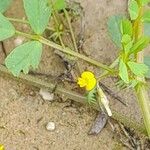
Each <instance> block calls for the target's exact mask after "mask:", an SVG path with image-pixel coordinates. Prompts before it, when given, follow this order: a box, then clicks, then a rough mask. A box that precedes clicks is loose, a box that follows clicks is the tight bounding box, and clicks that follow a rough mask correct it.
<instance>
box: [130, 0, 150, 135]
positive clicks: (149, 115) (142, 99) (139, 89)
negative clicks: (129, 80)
mask: <svg viewBox="0 0 150 150" xmlns="http://www.w3.org/2000/svg"><path fill="white" fill-rule="evenodd" d="M137 2H138V4H139V7H140V10H139V16H138V18H137V19H136V20H135V22H134V26H133V27H134V40H135V42H136V41H137V40H138V39H139V38H140V37H141V36H142V34H143V23H142V22H141V19H140V18H141V16H142V15H143V7H142V6H141V3H140V1H139V0H137ZM143 59H144V55H143V51H141V52H138V53H137V56H136V61H137V63H143ZM137 80H138V81H140V82H142V84H141V83H139V84H138V85H137V86H136V87H135V91H136V94H137V99H138V103H139V106H140V108H141V112H142V115H143V120H144V124H145V127H146V130H147V134H148V136H149V138H150V101H149V96H148V92H147V89H146V87H145V85H144V83H145V78H144V77H137Z"/></svg>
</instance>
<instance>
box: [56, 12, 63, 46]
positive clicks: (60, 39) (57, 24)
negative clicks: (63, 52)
mask: <svg viewBox="0 0 150 150" xmlns="http://www.w3.org/2000/svg"><path fill="white" fill-rule="evenodd" d="M53 18H54V22H55V23H56V26H57V31H58V28H59V22H58V20H57V17H56V15H55V11H54V12H53ZM58 32H59V31H58ZM58 38H59V41H60V43H61V45H62V47H65V44H64V42H63V40H62V38H61V35H60V34H59V35H58Z"/></svg>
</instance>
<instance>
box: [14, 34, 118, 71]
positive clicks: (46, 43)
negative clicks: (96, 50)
mask: <svg viewBox="0 0 150 150" xmlns="http://www.w3.org/2000/svg"><path fill="white" fill-rule="evenodd" d="M16 34H19V35H22V36H24V37H26V38H29V39H33V40H38V41H39V42H41V43H43V44H45V45H48V46H50V47H53V48H55V49H58V50H59V51H61V52H64V53H67V54H70V55H72V56H74V57H77V58H80V59H82V60H84V61H86V62H88V63H91V64H93V65H95V66H97V67H100V68H102V69H104V70H107V71H108V72H112V73H113V72H114V71H115V70H114V69H112V68H110V67H108V66H107V65H104V64H102V63H100V62H98V61H96V60H94V59H91V58H89V57H86V56H84V55H82V54H80V53H77V52H75V51H72V50H71V49H70V48H63V47H62V46H60V45H58V44H56V43H54V42H52V41H49V40H47V39H45V38H43V37H38V36H37V35H30V34H27V33H24V32H20V31H16Z"/></svg>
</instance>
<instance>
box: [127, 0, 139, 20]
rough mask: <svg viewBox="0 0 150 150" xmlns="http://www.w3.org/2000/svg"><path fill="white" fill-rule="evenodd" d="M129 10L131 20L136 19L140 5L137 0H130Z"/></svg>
mask: <svg viewBox="0 0 150 150" xmlns="http://www.w3.org/2000/svg"><path fill="white" fill-rule="evenodd" d="M128 11H129V14H130V18H131V20H135V19H136V18H137V17H138V13H139V6H138V3H137V2H136V0H130V1H129V7H128Z"/></svg>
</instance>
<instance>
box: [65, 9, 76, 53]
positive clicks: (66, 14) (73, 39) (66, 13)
mask: <svg viewBox="0 0 150 150" xmlns="http://www.w3.org/2000/svg"><path fill="white" fill-rule="evenodd" d="M63 11H64V14H65V17H66V19H67V22H68V25H69V29H70V33H71V37H72V41H73V45H74V48H75V51H76V52H78V48H77V43H76V39H75V35H74V32H73V29H72V25H71V21H70V17H69V15H68V12H67V11H66V9H63Z"/></svg>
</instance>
